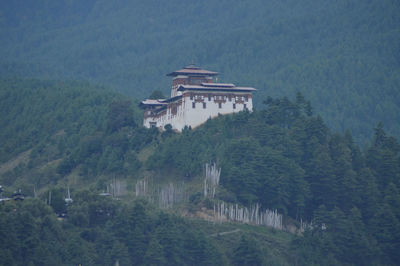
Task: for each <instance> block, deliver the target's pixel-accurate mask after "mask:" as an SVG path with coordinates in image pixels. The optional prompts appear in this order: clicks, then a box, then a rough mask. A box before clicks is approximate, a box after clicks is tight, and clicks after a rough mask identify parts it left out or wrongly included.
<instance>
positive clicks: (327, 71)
mask: <svg viewBox="0 0 400 266" xmlns="http://www.w3.org/2000/svg"><path fill="white" fill-rule="evenodd" d="M203 7H206V8H203ZM1 10H3V12H2V13H4V15H3V16H2V19H1V20H0V36H1V40H3V41H2V42H1V44H0V48H1V49H0V55H1V58H2V63H1V65H0V75H2V76H22V77H36V78H44V79H49V78H50V79H59V78H62V79H84V80H89V81H91V82H95V83H100V84H106V85H108V86H111V87H113V88H116V89H118V90H119V91H121V92H123V93H125V94H128V95H132V96H134V97H136V98H145V97H147V96H148V95H149V94H150V93H151V92H152V91H154V90H155V89H159V88H161V90H162V92H163V93H164V94H167V93H169V91H170V90H169V89H170V79H169V78H167V77H166V76H165V74H166V73H168V72H170V71H173V70H176V69H179V68H181V67H182V66H184V65H187V64H189V63H190V62H192V61H194V62H195V63H197V64H200V65H202V66H204V67H205V68H209V69H211V70H215V71H219V72H220V73H221V77H220V80H224V81H226V82H234V83H236V84H243V85H251V86H254V87H256V88H257V89H258V95H257V97H255V101H256V106H257V108H260V107H261V101H262V100H264V99H265V98H266V97H267V96H274V97H277V96H280V97H281V96H285V95H295V93H296V92H298V91H299V90H300V91H302V92H303V93H304V95H305V96H306V97H307V98H308V99H310V100H311V101H312V102H313V103H314V106H315V110H316V111H317V112H318V113H320V114H321V116H322V117H324V119H325V120H326V121H327V123H328V124H329V125H330V127H331V128H333V129H335V130H337V131H344V130H345V129H348V128H349V129H351V131H352V133H353V135H354V136H355V139H356V140H357V141H358V142H361V143H363V144H364V143H365V142H366V140H368V139H369V136H370V132H371V126H370V123H371V122H372V123H377V122H378V121H382V122H383V123H384V124H385V125H386V127H387V129H388V130H389V132H390V133H392V134H394V135H395V136H397V137H398V136H399V135H400V126H399V125H398V123H396V121H399V120H400V116H399V114H400V109H399V106H398V102H399V101H400V98H399V97H400V94H399V90H398V86H399V80H400V74H399V73H400V72H399V69H400V65H399V61H398V53H399V52H398V42H399V38H400V34H399V30H398V29H399V26H398V25H399V21H400V15H399V14H400V5H399V2H398V1H393V0H387V1H381V0H373V1H360V0H358V1H351V2H349V1H347V0H338V1H331V2H329V3H322V2H321V1H318V0H306V1H302V2H301V3H300V2H298V1H295V0H288V1H278V0H272V1H268V2H265V1H262V0H255V1H251V2H249V3H244V2H242V1H235V2H232V1H227V0H222V1H212V0H205V1H203V2H202V3H201V4H200V3H198V2H196V1H192V2H189V3H187V1H183V0H170V1H164V2H163V3H159V2H156V1H146V2H142V1H138V0H135V1H118V3H115V4H114V3H113V4H111V3H110V2H109V1H107V0H90V1H85V3H81V1H77V0H69V1H51V2H50V1H43V0H42V1H35V2H30V3H24V4H23V5H21V4H20V3H19V2H15V1H3V2H2V4H1ZM178 17H179V19H176V18H178ZM167 95H168V94H167ZM309 111H310V109H309ZM32 133H33V132H32Z"/></svg>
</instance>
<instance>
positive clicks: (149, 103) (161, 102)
mask: <svg viewBox="0 0 400 266" xmlns="http://www.w3.org/2000/svg"><path fill="white" fill-rule="evenodd" d="M164 101H166V99H158V100H152V99H146V100H144V101H141V102H140V104H139V106H144V105H145V106H161V105H166V104H167V103H165V102H164Z"/></svg>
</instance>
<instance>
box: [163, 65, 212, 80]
mask: <svg viewBox="0 0 400 266" xmlns="http://www.w3.org/2000/svg"><path fill="white" fill-rule="evenodd" d="M178 75H185V76H216V75H218V72H214V71H210V70H205V69H201V68H200V67H197V66H195V65H193V64H191V65H188V66H186V67H184V68H182V69H179V70H175V71H174V72H171V73H169V74H167V76H172V77H176V76H178Z"/></svg>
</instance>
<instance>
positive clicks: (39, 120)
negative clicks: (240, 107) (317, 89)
mask: <svg viewBox="0 0 400 266" xmlns="http://www.w3.org/2000/svg"><path fill="white" fill-rule="evenodd" d="M0 85H1V90H0V92H1V95H0V99H1V101H2V103H3V105H2V107H1V109H0V111H1V113H0V114H1V116H0V117H1V120H0V123H1V127H0V129H1V130H0V136H1V138H0V140H1V141H2V143H1V147H2V149H1V153H0V155H1V157H0V158H1V160H0V184H1V185H2V186H3V187H4V190H5V191H4V192H3V196H5V197H11V195H12V192H13V191H14V190H16V189H22V191H23V192H24V193H25V195H26V196H30V198H31V199H30V198H27V199H26V200H25V201H24V202H23V203H18V202H17V203H13V202H5V204H4V205H1V209H0V211H1V212H2V214H4V215H1V216H0V217H1V219H0V222H1V223H2V224H4V225H5V226H7V227H9V228H13V230H10V231H7V232H5V231H2V232H1V233H2V234H4V238H7V239H16V240H15V242H12V243H13V245H12V246H8V245H6V244H4V245H6V246H2V249H1V250H2V253H1V254H0V255H1V256H0V259H2V260H4V261H9V260H10V258H19V259H18V261H15V263H17V264H20V265H23V264H26V262H27V261H30V260H32V261H33V263H34V264H36V265H39V264H43V263H44V260H45V259H46V260H47V259H48V260H49V261H51V260H52V259H54V258H53V257H52V256H53V255H52V254H59V257H58V258H57V260H56V261H55V263H56V264H62V263H66V262H67V261H74V263H75V262H76V263H79V261H78V260H77V259H79V258H82V257H85V258H87V259H88V261H87V264H96V262H99V260H100V261H101V260H104V261H110V262H112V261H113V260H115V259H121V263H122V261H125V263H128V264H129V263H133V262H134V261H135V262H137V263H139V264H140V263H147V261H146V260H147V259H150V258H157V259H159V260H160V261H164V260H165V261H170V260H171V261H175V262H176V264H191V263H190V261H191V259H193V258H195V259H196V260H198V261H200V262H202V263H203V264H207V265H209V264H239V265H244V264H246V263H248V264H250V265H257V264H265V263H268V262H270V263H276V264H283V265H285V264H286V265H293V263H298V264H300V265H310V264H337V265H343V264H350V265H351V264H369V263H373V264H382V265H395V264H396V261H398V259H399V258H398V252H397V251H398V250H399V248H400V246H399V241H398V239H400V235H399V228H400V223H399V220H400V203H399V202H400V201H399V199H400V192H399V189H398V188H399V187H400V181H399V180H400V176H399V173H400V169H399V165H400V145H399V143H398V141H397V139H396V138H394V137H391V136H389V135H388V134H387V133H386V132H385V131H384V129H383V127H382V124H378V125H377V126H376V128H375V132H374V134H373V136H371V142H370V144H369V145H368V147H367V148H366V149H365V150H361V149H360V148H359V146H358V145H357V144H356V143H355V142H354V141H353V138H352V135H351V133H349V132H346V133H345V134H339V133H334V132H332V131H331V130H330V129H329V128H328V127H327V126H326V125H325V123H324V121H323V119H322V118H321V117H320V116H318V115H317V114H315V113H314V112H313V111H312V107H311V104H310V102H309V101H308V100H306V99H305V98H304V97H303V96H302V95H301V94H297V95H296V97H295V99H296V100H295V101H290V100H289V99H288V98H285V97H284V98H267V99H266V101H265V102H264V107H263V108H260V109H259V110H257V111H254V112H252V113H249V112H240V113H238V114H235V115H227V116H221V117H218V118H216V119H213V120H209V121H207V122H206V123H205V124H204V125H203V126H201V127H199V128H197V129H195V130H191V129H186V130H184V131H183V132H182V133H181V134H177V133H175V132H173V131H171V130H166V131H164V132H162V133H161V132H158V131H157V130H156V129H145V128H143V127H141V126H140V124H139V121H140V117H141V114H140V112H139V111H138V110H137V108H136V107H135V105H136V104H137V103H136V104H134V103H133V102H132V101H130V100H129V99H127V98H126V97H124V96H122V95H119V94H116V93H110V92H109V91H108V90H107V89H104V88H100V87H95V86H91V85H89V84H85V83H77V82H71V83H70V82H49V81H40V80H20V79H7V80H2V81H1V83H0ZM209 162H216V163H217V165H218V167H221V180H220V185H219V186H218V188H217V192H216V195H215V197H212V198H209V197H208V198H205V197H203V196H202V195H203V193H202V191H203V181H204V170H203V169H204V168H203V167H204V165H205V163H209ZM146 180H147V181H146ZM141 182H148V185H146V187H148V189H147V190H146V189H140V184H143V183H141ZM67 186H69V187H70V188H71V193H72V198H73V199H74V202H73V203H72V204H71V205H65V203H64V197H65V194H66V192H65V191H66V188H67ZM116 188H118V189H116ZM106 189H107V191H111V192H112V194H113V198H115V197H118V198H120V199H121V200H120V201H119V200H113V199H111V198H107V197H104V196H100V195H99V193H101V192H104V191H105V190H106ZM152 191H154V193H156V195H154V194H151V193H152ZM168 191H172V192H173V193H172V195H177V196H180V197H179V198H180V199H181V200H180V201H178V200H175V196H174V199H173V200H172V201H166V203H167V204H164V206H163V205H162V204H161V203H165V202H160V203H158V202H159V200H160V198H161V197H163V195H164V194H163V193H164V192H168ZM142 192H146V193H147V194H146V193H144V194H143V198H144V199H142V200H140V199H138V197H137V196H138V195H141V193H142ZM181 192H183V193H181ZM138 193H139V194H138ZM168 193H169V192H168ZM180 193H181V194H180ZM170 194H171V193H170ZM50 195H51V196H50ZM34 196H36V198H40V199H41V200H40V201H38V200H37V199H32V198H33V197H34ZM155 196H158V197H159V198H157V197H155ZM139 198H140V197H139ZM50 199H51V202H50ZM146 199H147V200H146ZM45 200H46V201H47V203H48V205H50V206H48V205H45V204H44V203H43V202H44V201H45ZM143 200H144V201H143ZM148 202H152V203H148ZM221 203H224V204H225V206H228V205H229V204H232V205H230V206H234V205H235V206H239V207H240V208H245V207H249V208H251V206H254V205H255V204H258V206H261V208H262V210H265V209H271V210H277V211H278V213H279V214H282V215H283V217H284V218H283V229H284V230H288V231H290V230H289V228H290V227H296V226H297V227H299V224H300V221H307V222H308V223H309V224H310V223H311V222H312V226H311V225H309V226H306V230H305V231H304V232H303V233H302V235H296V234H288V233H285V232H281V231H278V232H276V231H277V229H268V228H265V227H259V226H254V225H251V226H250V225H242V224H239V223H238V222H230V223H227V224H218V223H216V224H215V223H211V224H208V223H206V222H200V221H198V219H199V217H210V215H211V214H212V213H213V212H214V213H215V210H216V209H217V210H218V208H219V207H218V206H219V205H220V204H221ZM15 204H16V205H15ZM18 204H19V205H18ZM149 204H150V205H149ZM152 204H153V205H152ZM31 205H32V206H31ZM158 208H162V209H165V208H166V209H165V210H164V211H160V210H159V209H158ZM236 208H237V207H236ZM13 210H15V211H13ZM138 211H139V212H140V213H141V215H137V214H134V213H135V212H138ZM62 213H66V215H67V218H66V219H65V220H64V222H63V223H57V222H56V220H55V217H56V214H62ZM178 216H185V217H187V218H179V217H178ZM143 219H144V220H143ZM146 219H147V220H146ZM213 221H215V219H214V220H213ZM145 225H147V226H145ZM2 228H3V226H2ZM4 228H5V227H4ZM21 228H27V229H24V230H22V229H21ZM46 228H49V230H50V231H48V230H47V229H46ZM178 228H179V230H178ZM195 228H196V229H195ZM197 228H198V230H197ZM21 230H22V231H21ZM174 230H175V231H174ZM294 231H295V230H294ZM294 231H293V230H292V232H294ZM298 231H299V230H298ZM222 232H228V233H229V232H231V233H229V234H221V235H218V234H217V235H215V234H216V233H222ZM232 232H233V233H232ZM21 234H22V235H24V234H28V235H30V236H32V237H31V238H27V240H26V241H21V239H22V235H21ZM274 234H275V235H276V237H275V236H274ZM68 235H70V236H71V237H70V238H68V237H67V236H68ZM133 235H134V236H136V237H133ZM129 236H132V237H129ZM29 239H33V242H29ZM38 239H43V241H38ZM105 239H107V240H105ZM189 240H193V241H194V242H195V243H191V244H188V242H187V241H189ZM171 241H172V242H171ZM53 242H56V243H57V245H53V246H52V247H48V243H53ZM170 243H176V245H173V246H171V245H170ZM14 244H15V245H14ZM21 245H22V247H23V249H20V247H21ZM65 245H67V246H68V247H69V248H68V251H65V249H64V247H65ZM193 246H195V247H198V248H195V249H193ZM29 247H32V248H29ZM212 247H215V248H212ZM232 247H234V250H233V251H232ZM24 250H25V251H24ZM28 250H29V252H28ZM39 250H42V251H43V253H40V252H39ZM104 250H108V252H105V251H104ZM289 250H290V252H289ZM19 252H26V253H19ZM118 252H119V253H118ZM150 252H151V253H150ZM265 252H267V253H265ZM147 253H150V255H149V254H147ZM40 254H42V255H40ZM146 254H147V255H146ZM160 254H161V255H160ZM186 254H192V255H190V256H189V257H187V255H186ZM235 254H236V255H235ZM249 254H251V255H249ZM265 254H270V255H271V256H267V257H265ZM156 255H159V256H156ZM40 258H43V260H41V259H40ZM246 258H247V259H249V261H242V259H246ZM252 259H255V261H252ZM268 259H271V260H272V262H271V261H269V260H268ZM136 260H137V261H136ZM53 262H54V261H53ZM53 262H52V263H53ZM46 263H47V262H46ZM48 263H50V262H48ZM104 263H105V264H107V263H106V262H104ZM50 264H51V263H50Z"/></svg>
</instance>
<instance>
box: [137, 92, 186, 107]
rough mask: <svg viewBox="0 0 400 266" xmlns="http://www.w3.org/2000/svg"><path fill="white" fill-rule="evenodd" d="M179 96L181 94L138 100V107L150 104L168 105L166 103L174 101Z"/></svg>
mask: <svg viewBox="0 0 400 266" xmlns="http://www.w3.org/2000/svg"><path fill="white" fill-rule="evenodd" d="M180 98H182V95H178V96H175V97H172V98H169V99H158V100H153V99H146V100H144V101H141V102H140V104H139V107H142V108H146V107H151V106H153V107H159V106H166V105H168V103H170V102H174V101H176V100H178V99H180Z"/></svg>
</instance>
